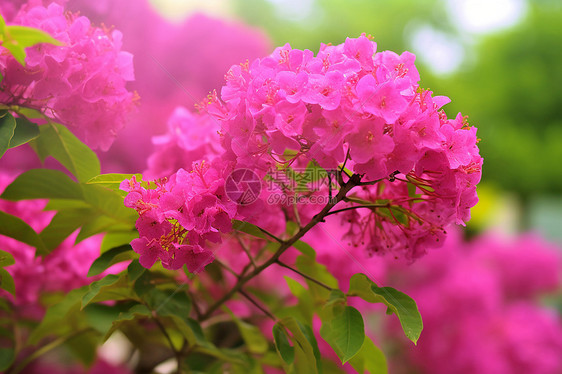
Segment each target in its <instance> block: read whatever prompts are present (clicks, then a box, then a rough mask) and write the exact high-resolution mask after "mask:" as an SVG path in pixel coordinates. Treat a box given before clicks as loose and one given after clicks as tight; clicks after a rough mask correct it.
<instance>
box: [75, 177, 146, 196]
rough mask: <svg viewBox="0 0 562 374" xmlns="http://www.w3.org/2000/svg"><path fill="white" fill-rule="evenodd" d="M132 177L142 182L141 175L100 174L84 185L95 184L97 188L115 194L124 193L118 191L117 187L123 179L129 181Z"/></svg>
mask: <svg viewBox="0 0 562 374" xmlns="http://www.w3.org/2000/svg"><path fill="white" fill-rule="evenodd" d="M133 176H135V177H136V178H137V180H138V181H140V180H142V174H101V175H98V176H96V177H93V178H91V179H90V180H89V181H88V182H86V183H88V184H97V185H98V186H102V187H105V188H109V189H110V190H113V191H117V192H124V191H120V190H119V185H120V184H121V182H122V181H124V180H125V179H131V178H132V177H133Z"/></svg>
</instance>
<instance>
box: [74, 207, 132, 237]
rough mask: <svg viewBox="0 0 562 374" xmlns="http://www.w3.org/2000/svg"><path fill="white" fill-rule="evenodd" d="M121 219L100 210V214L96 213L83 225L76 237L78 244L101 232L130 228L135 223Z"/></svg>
mask: <svg viewBox="0 0 562 374" xmlns="http://www.w3.org/2000/svg"><path fill="white" fill-rule="evenodd" d="M121 206H123V205H121ZM123 207H124V206H123ZM128 213H129V212H127V214H128ZM120 221H121V220H120V219H116V217H108V216H107V215H105V212H103V213H102V212H99V213H98V215H95V216H94V217H93V218H92V219H91V220H88V221H86V222H85V223H84V225H82V228H81V229H80V232H79V233H78V236H77V237H76V244H78V243H80V242H81V241H82V240H84V239H87V238H89V237H91V236H94V235H96V234H99V233H101V232H105V231H110V230H127V229H130V228H131V225H132V224H133V222H128V221H124V222H120Z"/></svg>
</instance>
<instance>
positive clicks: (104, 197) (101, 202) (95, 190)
mask: <svg viewBox="0 0 562 374" xmlns="http://www.w3.org/2000/svg"><path fill="white" fill-rule="evenodd" d="M82 191H83V193H84V199H85V201H86V202H87V203H88V204H89V205H90V206H92V207H93V208H94V209H95V210H96V211H97V212H98V213H99V214H102V215H105V216H107V217H110V218H112V219H113V220H114V221H115V222H116V223H119V224H123V225H119V226H117V227H116V228H115V230H114V231H123V230H124V227H127V229H128V230H131V229H132V228H133V227H134V225H135V221H136V220H137V218H138V214H137V212H135V211H134V210H133V209H131V208H127V207H126V206H125V205H123V198H122V197H121V196H119V194H117V193H115V192H113V191H110V190H108V189H106V188H104V187H100V186H97V185H93V184H83V185H82Z"/></svg>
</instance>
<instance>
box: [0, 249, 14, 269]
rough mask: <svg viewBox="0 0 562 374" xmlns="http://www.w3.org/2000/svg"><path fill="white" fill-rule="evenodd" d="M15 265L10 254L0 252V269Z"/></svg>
mask: <svg viewBox="0 0 562 374" xmlns="http://www.w3.org/2000/svg"><path fill="white" fill-rule="evenodd" d="M15 263H16V260H14V256H12V254H11V253H9V252H6V251H2V250H0V267H5V266H10V265H13V264H15Z"/></svg>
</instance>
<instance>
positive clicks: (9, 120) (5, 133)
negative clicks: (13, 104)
mask: <svg viewBox="0 0 562 374" xmlns="http://www.w3.org/2000/svg"><path fill="white" fill-rule="evenodd" d="M15 130H16V120H15V119H14V117H13V116H12V115H11V114H10V113H7V114H5V115H4V116H3V117H0V158H1V157H2V156H3V155H4V153H6V151H7V150H8V148H10V141H11V140H12V137H13V136H14V132H15Z"/></svg>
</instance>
